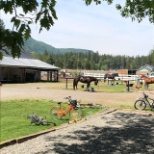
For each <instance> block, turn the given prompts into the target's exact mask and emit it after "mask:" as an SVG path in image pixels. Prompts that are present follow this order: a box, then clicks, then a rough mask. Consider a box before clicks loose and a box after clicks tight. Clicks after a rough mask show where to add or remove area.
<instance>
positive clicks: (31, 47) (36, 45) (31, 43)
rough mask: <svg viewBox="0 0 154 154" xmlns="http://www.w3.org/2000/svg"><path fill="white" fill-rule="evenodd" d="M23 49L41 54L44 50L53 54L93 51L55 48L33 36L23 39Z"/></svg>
mask: <svg viewBox="0 0 154 154" xmlns="http://www.w3.org/2000/svg"><path fill="white" fill-rule="evenodd" d="M24 49H25V50H26V51H28V52H35V53H38V54H41V53H43V52H44V51H47V52H48V53H53V54H64V53H67V52H93V51H92V50H87V49H74V48H55V47H53V46H51V45H49V44H46V43H44V42H41V41H37V40H35V39H33V38H29V39H28V40H27V41H25V43H24Z"/></svg>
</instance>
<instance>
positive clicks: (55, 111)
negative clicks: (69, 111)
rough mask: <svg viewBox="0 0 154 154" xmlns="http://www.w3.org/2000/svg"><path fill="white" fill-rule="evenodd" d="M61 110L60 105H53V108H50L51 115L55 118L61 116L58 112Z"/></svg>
mask: <svg viewBox="0 0 154 154" xmlns="http://www.w3.org/2000/svg"><path fill="white" fill-rule="evenodd" d="M58 111H59V108H58V107H56V106H55V107H52V108H51V110H50V115H51V117H52V118H53V119H58V118H59V115H58V114H57V113H58Z"/></svg>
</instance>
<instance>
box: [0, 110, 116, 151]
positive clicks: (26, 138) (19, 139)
mask: <svg viewBox="0 0 154 154" xmlns="http://www.w3.org/2000/svg"><path fill="white" fill-rule="evenodd" d="M116 110H117V109H114V110H113V109H111V110H107V111H102V112H98V113H96V114H95V115H93V116H91V117H93V118H94V117H95V116H98V115H100V114H109V113H112V112H115V111H116ZM88 119H89V117H85V118H82V120H80V121H79V122H84V121H85V120H88ZM72 124H74V123H72ZM72 124H69V123H65V124H62V125H61V126H57V127H54V128H51V129H47V130H44V131H40V132H37V133H35V134H31V135H28V136H22V137H19V138H17V139H12V140H7V141H5V142H2V143H0V148H3V147H6V146H9V145H13V144H16V143H22V142H25V141H27V140H29V139H32V138H35V137H37V136H40V135H44V134H47V133H49V132H53V131H56V130H59V129H63V128H67V127H69V125H72Z"/></svg>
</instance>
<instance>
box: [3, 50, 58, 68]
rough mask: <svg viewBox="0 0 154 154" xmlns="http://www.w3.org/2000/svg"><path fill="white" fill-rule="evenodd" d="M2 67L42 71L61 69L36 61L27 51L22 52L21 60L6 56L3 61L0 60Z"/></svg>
mask: <svg viewBox="0 0 154 154" xmlns="http://www.w3.org/2000/svg"><path fill="white" fill-rule="evenodd" d="M0 66H10V67H24V68H35V69H41V70H59V67H56V66H54V65H50V64H48V63H45V62H43V61H41V60H38V59H35V58H33V57H32V56H31V55H30V54H29V53H27V52H25V51H22V52H21V56H20V58H12V56H10V55H5V54H4V56H3V59H2V60H0Z"/></svg>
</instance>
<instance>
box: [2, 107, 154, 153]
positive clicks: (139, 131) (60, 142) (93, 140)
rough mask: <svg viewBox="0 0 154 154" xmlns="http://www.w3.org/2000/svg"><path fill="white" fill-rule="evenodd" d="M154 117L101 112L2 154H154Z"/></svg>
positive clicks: (133, 113) (6, 149) (15, 145)
mask: <svg viewBox="0 0 154 154" xmlns="http://www.w3.org/2000/svg"><path fill="white" fill-rule="evenodd" d="M153 121H154V115H152V114H149V113H146V114H140V113H138V112H137V113H136V112H131V111H129V112H128V111H120V110H117V111H114V112H111V113H106V114H104V113H101V114H99V115H97V116H95V117H90V118H88V119H87V120H86V121H83V122H80V123H76V124H72V125H69V126H68V127H65V128H63V129H59V130H56V131H53V132H50V133H48V134H45V135H41V136H39V137H36V138H34V139H31V140H28V141H25V142H23V143H17V144H14V145H11V146H8V147H4V148H2V149H1V154H18V153H20V154H65V153H68V154H90V153H92V154H103V153H104V154H130V153H135V154H153V153H154V123H153Z"/></svg>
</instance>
